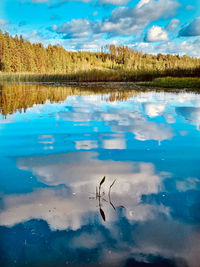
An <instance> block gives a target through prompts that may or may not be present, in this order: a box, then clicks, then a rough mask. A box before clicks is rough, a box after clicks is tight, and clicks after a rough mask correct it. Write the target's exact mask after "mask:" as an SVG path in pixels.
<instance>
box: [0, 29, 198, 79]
mask: <svg viewBox="0 0 200 267" xmlns="http://www.w3.org/2000/svg"><path fill="white" fill-rule="evenodd" d="M199 67H200V59H199V58H193V57H189V56H187V55H184V56H179V55H171V54H167V55H163V54H158V55H152V54H144V53H142V52H139V51H137V50H133V49H131V48H129V47H127V46H115V45H106V46H105V47H102V48H101V51H100V52H83V51H77V52H71V51H67V50H65V49H64V48H63V47H62V46H60V45H59V44H58V45H54V46H53V45H51V44H50V45H48V47H46V48H45V47H44V46H43V44H41V43H37V44H32V43H30V42H29V41H26V40H24V38H23V37H22V36H20V37H18V36H17V35H16V36H15V37H12V36H11V35H9V34H8V33H2V31H1V30H0V71H1V72H14V73H16V72H17V73H18V72H19V73H21V72H24V73H27V72H28V73H49V74H51V73H56V74H59V73H60V74H61V73H62V74H71V73H76V72H79V71H91V70H94V69H99V70H104V69H112V70H129V71H138V70H141V71H143V70H149V71H166V70H169V69H170V70H173V69H174V70H175V69H176V70H177V69H180V70H181V69H195V68H199Z"/></svg>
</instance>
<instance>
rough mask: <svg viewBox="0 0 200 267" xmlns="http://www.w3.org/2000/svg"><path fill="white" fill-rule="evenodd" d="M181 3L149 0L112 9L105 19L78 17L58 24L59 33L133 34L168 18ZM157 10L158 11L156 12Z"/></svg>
mask: <svg viewBox="0 0 200 267" xmlns="http://www.w3.org/2000/svg"><path fill="white" fill-rule="evenodd" d="M178 7H179V3H178V2H176V1H172V0H158V1H155V0H149V1H145V2H141V3H140V4H139V5H136V6H134V7H119V8H116V9H114V10H113V11H112V13H111V16H110V17H108V18H105V19H104V20H103V21H100V20H97V21H93V22H90V21H88V20H86V19H84V20H82V19H77V20H74V19H73V20H71V21H69V22H66V23H65V24H63V25H61V26H58V27H57V29H56V32H57V33H63V34H64V33H67V34H69V35H71V36H72V37H73V36H79V34H80V37H82V35H81V33H83V34H84V36H86V35H87V34H88V35H89V33H92V34H93V35H95V34H99V37H100V36H101V34H107V35H108V36H114V35H133V34H136V33H139V32H140V31H141V30H142V29H143V28H144V27H145V26H147V25H148V24H149V23H150V22H152V21H155V20H158V19H159V18H161V17H163V18H168V17H170V16H173V15H174V14H175V13H176V10H177V8H178ZM155 10H156V12H155Z"/></svg>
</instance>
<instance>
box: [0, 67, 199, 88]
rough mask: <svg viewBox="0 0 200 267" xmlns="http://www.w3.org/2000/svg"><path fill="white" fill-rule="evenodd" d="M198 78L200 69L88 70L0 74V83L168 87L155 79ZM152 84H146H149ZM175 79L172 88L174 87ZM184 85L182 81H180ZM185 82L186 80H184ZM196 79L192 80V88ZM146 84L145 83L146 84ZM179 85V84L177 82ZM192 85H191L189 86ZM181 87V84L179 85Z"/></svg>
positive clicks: (170, 81)
mask: <svg viewBox="0 0 200 267" xmlns="http://www.w3.org/2000/svg"><path fill="white" fill-rule="evenodd" d="M167 76H171V77H186V76H187V77H199V76H200V69H199V68H196V69H185V70H183V69H171V70H166V71H159V70H155V71H148V70H138V71H135V70H134V71H133V70H123V69H122V70H111V69H104V70H96V69H94V70H90V71H79V72H76V73H73V74H34V73H3V72H1V73H0V82H46V83H48V82H55V83H56V82H57V83H65V82H145V83H143V85H148V86H149V85H152V86H156V85H158V86H162V84H163V85H166V87H169V86H170V84H171V83H172V82H173V81H172V80H168V79H169V78H165V79H156V78H163V77H167ZM151 81H153V82H152V83H148V82H151ZM176 81H177V80H176V79H175V80H174V82H173V86H172V87H174V85H176ZM182 81H183V83H184V80H182ZM185 81H186V82H187V78H186V80H185ZM195 81H196V79H194V80H193V84H194V86H196V84H195ZM146 82H147V83H146ZM177 83H178V85H179V82H177ZM191 85H192V84H191ZM181 87H182V84H181Z"/></svg>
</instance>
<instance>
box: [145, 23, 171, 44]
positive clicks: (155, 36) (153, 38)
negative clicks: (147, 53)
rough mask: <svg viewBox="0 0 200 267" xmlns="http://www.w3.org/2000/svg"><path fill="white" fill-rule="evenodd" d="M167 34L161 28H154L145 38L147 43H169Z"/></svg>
mask: <svg viewBox="0 0 200 267" xmlns="http://www.w3.org/2000/svg"><path fill="white" fill-rule="evenodd" d="M168 39H169V38H168V34H167V32H166V31H165V30H164V29H163V28H161V27H160V26H152V27H151V28H150V29H149V30H148V31H147V34H146V36H145V41H146V42H158V41H168Z"/></svg>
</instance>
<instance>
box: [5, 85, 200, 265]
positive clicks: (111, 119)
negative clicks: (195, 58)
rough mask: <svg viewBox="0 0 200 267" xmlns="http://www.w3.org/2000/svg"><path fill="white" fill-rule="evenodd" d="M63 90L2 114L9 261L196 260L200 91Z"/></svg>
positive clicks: (140, 262) (146, 262)
mask: <svg viewBox="0 0 200 267" xmlns="http://www.w3.org/2000/svg"><path fill="white" fill-rule="evenodd" d="M19 86H20V85H19ZM42 87H44V86H42ZM17 88H18V87H17V85H16V86H15V90H18V89H17ZM19 88H20V87H19ZM31 88H32V87H31ZM52 88H53V87H51V88H50V87H46V89H45V87H44V88H43V91H42V92H43V93H44V90H47V92H46V94H44V95H49V96H50V95H51V94H50V93H49V90H50V92H52ZM5 89H6V90H7V88H5ZM29 89H30V88H29V86H28V85H27V90H29ZM59 90H61V91H59ZM6 92H7V91H6ZM56 92H57V94H58V95H57V96H56V99H57V100H55V101H53V102H52V101H51V102H49V100H48V99H47V100H46V102H45V104H41V103H35V104H33V102H31V104H30V105H29V106H30V107H29V108H26V110H21V113H20V112H19V111H17V110H15V111H14V112H13V113H12V112H10V114H9V115H8V114H7V115H6V117H5V116H4V115H1V118H0V159H1V163H2V164H1V165H0V174H1V179H0V189H1V191H0V192H1V193H0V252H1V256H0V264H1V266H20V267H21V266H25V265H28V266H64V265H69V266H80V265H81V266H84V265H85V266H86V265H87V266H88V265H89V266H90V265H91V266H100V265H101V266H102V265H103V266H191V267H198V266H199V262H200V258H199V255H200V254H199V250H200V245H199V238H200V228H199V225H200V216H199V208H200V180H199V173H200V167H199V166H200V165H199V162H200V155H199V144H200V142H199V141H200V132H199V121H200V119H199V114H200V113H199V109H200V95H197V94H193V93H186V92H180V93H178V94H175V93H163V92H146V93H145V92H137V93H135V92H132V94H130V92H129V97H128V98H127V94H125V95H126V98H125V99H126V101H123V100H124V99H123V97H122V96H123V94H122V93H121V91H120V97H121V99H120V100H117V101H108V100H109V93H108V92H107V91H106V92H105V94H104V92H102V93H101V94H100V93H99V91H98V92H94V91H92V90H91V91H90V92H88V91H87V92H85V94H82V95H80V91H79V90H78V89H76V90H75V93H74V94H73V93H72V92H73V90H72V89H71V88H60V89H57V91H56ZM60 92H61V95H62V99H61V100H62V102H60V103H57V101H59V94H60ZM16 93H17V92H16ZM18 93H19V92H18ZM27 94H28V95H29V97H30V99H32V97H31V94H30V92H29V93H27ZM116 94H117V95H119V92H118V91H117V90H116ZM64 95H65V96H66V99H63V96H64ZM112 99H116V98H115V97H113V93H112ZM9 101H10V100H8V102H7V103H5V102H4V107H3V109H2V110H4V113H5V110H8V108H9V105H8V104H9ZM6 166H7V167H6ZM103 176H106V180H105V183H104V184H103V185H102V192H105V196H103V197H102V199H101V204H102V206H101V208H102V210H103V212H104V214H105V217H106V221H105V222H104V221H103V219H102V217H101V215H100V213H99V203H98V199H97V200H96V199H95V192H96V186H98V185H99V182H100V181H101V179H102V178H103ZM115 179H116V182H115V184H114V185H113V187H112V195H111V197H112V203H113V204H114V206H115V207H116V210H115V209H114V208H113V207H112V205H110V203H109V198H108V191H109V186H110V185H111V184H112V182H113V181H114V180H115ZM103 198H104V199H105V200H103Z"/></svg>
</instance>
